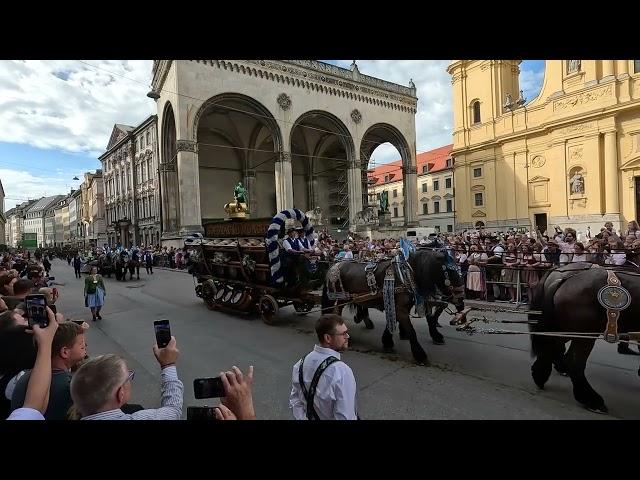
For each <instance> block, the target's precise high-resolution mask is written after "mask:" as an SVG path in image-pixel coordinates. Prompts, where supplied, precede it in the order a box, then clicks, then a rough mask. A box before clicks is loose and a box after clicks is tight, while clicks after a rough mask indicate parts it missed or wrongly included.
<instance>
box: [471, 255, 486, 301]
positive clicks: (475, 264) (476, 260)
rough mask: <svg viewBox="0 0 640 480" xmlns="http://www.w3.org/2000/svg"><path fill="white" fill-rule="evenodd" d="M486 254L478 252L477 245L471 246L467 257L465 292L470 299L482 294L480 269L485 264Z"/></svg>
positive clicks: (482, 280) (483, 284)
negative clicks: (466, 291) (467, 292)
mask: <svg viewBox="0 0 640 480" xmlns="http://www.w3.org/2000/svg"><path fill="white" fill-rule="evenodd" d="M488 259H489V257H487V254H486V253H484V252H480V250H479V249H478V245H471V253H470V254H469V257H468V262H469V268H468V270H467V290H468V291H469V294H470V297H471V298H479V297H481V296H482V292H484V287H485V282H484V279H483V276H482V270H481V267H484V266H485V265H486V264H487V260H488Z"/></svg>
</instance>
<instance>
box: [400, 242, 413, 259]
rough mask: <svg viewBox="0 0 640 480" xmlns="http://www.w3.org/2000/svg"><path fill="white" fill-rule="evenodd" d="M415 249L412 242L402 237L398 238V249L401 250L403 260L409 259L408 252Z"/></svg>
mask: <svg viewBox="0 0 640 480" xmlns="http://www.w3.org/2000/svg"><path fill="white" fill-rule="evenodd" d="M415 249H416V246H415V245H414V244H413V243H411V242H410V241H408V240H406V239H405V238H404V237H402V238H400V250H402V254H403V255H404V258H405V260H409V254H410V253H411V252H413V251H415Z"/></svg>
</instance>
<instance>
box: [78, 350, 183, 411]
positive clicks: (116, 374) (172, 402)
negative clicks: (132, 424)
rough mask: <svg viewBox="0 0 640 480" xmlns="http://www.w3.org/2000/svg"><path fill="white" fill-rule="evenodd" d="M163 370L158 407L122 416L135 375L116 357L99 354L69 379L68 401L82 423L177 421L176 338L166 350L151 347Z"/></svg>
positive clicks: (179, 396)
mask: <svg viewBox="0 0 640 480" xmlns="http://www.w3.org/2000/svg"><path fill="white" fill-rule="evenodd" d="M153 354H154V355H155V357H156V360H157V361H158V363H159V364H160V368H161V369H162V373H161V377H162V384H161V387H160V388H161V392H162V393H161V396H162V398H161V407H160V408H157V409H145V410H140V411H137V412H135V413H133V414H125V413H124V412H123V411H122V410H121V407H122V406H123V405H124V404H125V403H127V401H128V400H129V397H130V396H131V388H132V387H131V382H132V381H133V377H134V372H133V371H130V370H128V367H127V364H126V362H125V361H124V359H123V358H121V357H119V356H118V355H101V356H99V357H96V358H94V359H91V360H89V361H87V363H85V364H84V365H82V367H80V368H79V369H78V371H77V372H76V373H75V375H74V376H73V379H72V380H71V398H72V399H73V403H74V405H75V407H76V408H77V409H78V411H79V412H80V414H81V415H82V419H83V420H180V418H181V417H182V401H183V393H184V386H183V385H182V382H181V381H180V380H179V379H178V374H177V371H176V366H175V362H176V360H177V359H178V357H179V355H180V352H179V351H178V349H177V348H176V339H175V337H171V341H170V342H169V345H167V347H166V348H158V346H157V345H154V346H153Z"/></svg>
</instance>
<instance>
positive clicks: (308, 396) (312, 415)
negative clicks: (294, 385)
mask: <svg viewBox="0 0 640 480" xmlns="http://www.w3.org/2000/svg"><path fill="white" fill-rule="evenodd" d="M305 358H306V357H302V358H301V359H300V368H299V369H298V381H299V382H300V388H301V389H302V394H303V395H304V399H305V400H306V402H307V420H320V417H318V413H317V412H316V409H315V408H314V406H313V401H314V399H315V396H316V388H318V382H319V381H320V377H321V376H322V374H323V373H324V371H325V370H326V369H327V368H328V367H329V365H331V364H332V363H335V362H339V361H340V360H338V359H337V358H336V357H327V358H325V359H324V360H323V361H322V362H321V363H320V365H318V368H317V369H316V373H314V375H313V380H311V385H309V390H307V388H306V387H305V386H304V378H303V376H302V368H303V367H304V359H305Z"/></svg>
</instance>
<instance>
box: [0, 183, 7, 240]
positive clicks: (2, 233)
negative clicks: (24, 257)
mask: <svg viewBox="0 0 640 480" xmlns="http://www.w3.org/2000/svg"><path fill="white" fill-rule="evenodd" d="M6 224H7V217H6V215H5V213H4V187H3V186H2V181H1V180H0V242H1V243H4V244H5V245H7V244H8V242H7V238H8V237H7V232H6Z"/></svg>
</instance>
